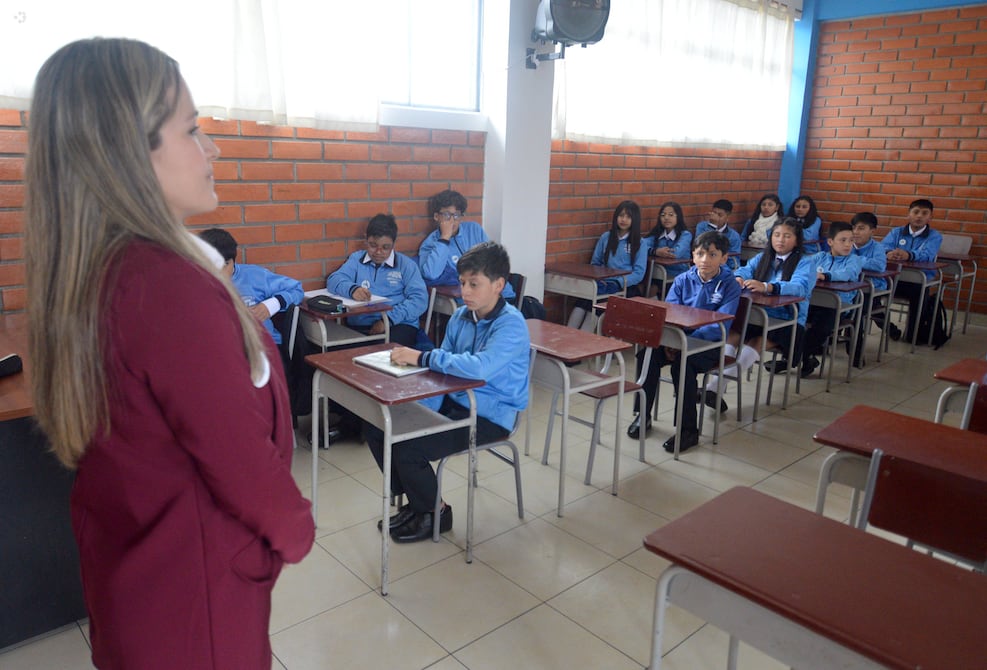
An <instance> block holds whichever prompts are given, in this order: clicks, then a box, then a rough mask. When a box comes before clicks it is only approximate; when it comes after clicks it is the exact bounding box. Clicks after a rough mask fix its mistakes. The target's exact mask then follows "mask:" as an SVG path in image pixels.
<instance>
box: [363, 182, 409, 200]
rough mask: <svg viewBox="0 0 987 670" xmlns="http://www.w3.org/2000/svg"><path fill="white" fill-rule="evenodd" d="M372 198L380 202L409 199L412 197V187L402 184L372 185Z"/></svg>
mask: <svg viewBox="0 0 987 670" xmlns="http://www.w3.org/2000/svg"><path fill="white" fill-rule="evenodd" d="M370 197H371V198H374V199H378V200H386V199H392V198H393V199H404V198H409V197H411V186H410V185H409V184H406V183H404V184H402V183H400V182H397V183H385V184H371V185H370Z"/></svg>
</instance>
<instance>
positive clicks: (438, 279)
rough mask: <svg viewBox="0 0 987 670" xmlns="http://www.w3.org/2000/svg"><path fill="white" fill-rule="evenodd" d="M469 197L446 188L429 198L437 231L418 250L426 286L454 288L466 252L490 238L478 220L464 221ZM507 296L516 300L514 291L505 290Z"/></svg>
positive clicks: (507, 287)
mask: <svg viewBox="0 0 987 670" xmlns="http://www.w3.org/2000/svg"><path fill="white" fill-rule="evenodd" d="M467 204H468V203H467V201H466V197H465V196H464V195H463V194H462V193H459V192H458V191H453V190H452V189H446V190H444V191H439V192H438V193H436V194H435V195H433V196H432V197H431V198H429V199H428V215H429V217H430V218H431V219H432V221H433V222H434V223H435V225H436V228H435V230H433V231H432V232H431V233H430V234H429V235H427V236H426V237H425V239H424V240H422V243H421V246H420V247H419V248H418V267H419V269H421V273H422V279H424V280H425V283H426V284H429V285H437V286H455V285H456V284H458V283H459V271H458V270H457V269H456V263H457V262H459V259H460V257H461V256H462V255H463V254H465V253H466V252H467V251H469V250H470V249H472V248H473V247H475V246H476V245H477V244H480V243H481V242H487V241H489V240H490V238H489V237H488V236H487V232H486V231H485V230H483V228H482V227H481V226H480V224H478V223H477V222H475V221H463V220H462V219H463V215H465V214H466V206H467ZM504 297H505V298H507V299H508V300H510V299H511V298H513V297H514V289H512V288H511V285H510V284H508V285H507V286H505V287H504Z"/></svg>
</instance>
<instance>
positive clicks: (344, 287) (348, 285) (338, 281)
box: [326, 252, 362, 298]
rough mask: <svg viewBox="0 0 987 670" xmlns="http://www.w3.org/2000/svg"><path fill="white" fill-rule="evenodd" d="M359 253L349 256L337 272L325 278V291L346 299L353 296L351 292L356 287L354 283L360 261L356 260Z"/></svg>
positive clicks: (355, 282)
mask: <svg viewBox="0 0 987 670" xmlns="http://www.w3.org/2000/svg"><path fill="white" fill-rule="evenodd" d="M360 253H362V252H357V253H356V254H350V257H349V258H347V259H346V262H345V263H343V264H342V265H341V266H340V267H339V269H338V270H336V271H335V272H333V273H332V274H331V275H329V277H328V278H326V290H328V291H329V292H330V293H335V294H336V295H341V296H345V297H347V298H350V297H352V296H353V290H354V289H356V287H357V286H358V284H357V281H356V271H357V268H359V264H360V261H359V260H358V258H357V256H358V255H359V254H360Z"/></svg>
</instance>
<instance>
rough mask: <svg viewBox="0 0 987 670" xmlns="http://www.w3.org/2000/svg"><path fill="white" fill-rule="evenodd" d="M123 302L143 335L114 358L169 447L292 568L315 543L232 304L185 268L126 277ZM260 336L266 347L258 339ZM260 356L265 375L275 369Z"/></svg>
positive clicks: (133, 336)
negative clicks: (156, 416) (133, 381)
mask: <svg viewBox="0 0 987 670" xmlns="http://www.w3.org/2000/svg"><path fill="white" fill-rule="evenodd" d="M149 276H150V275H146V277H149ZM128 294H129V296H130V300H129V302H124V303H123V310H124V311H126V312H128V313H129V318H130V319H132V320H135V321H138V322H140V323H142V324H143V327H141V328H139V329H138V328H134V329H126V331H125V332H122V333H121V334H120V336H119V337H120V342H121V344H120V346H121V349H122V352H121V353H122V355H123V358H124V360H125V361H126V365H127V366H128V367H129V368H130V369H131V371H132V372H133V373H134V374H135V375H138V376H140V377H143V378H144V379H145V380H146V381H145V383H146V384H147V387H148V390H149V392H150V394H151V396H152V397H153V398H154V401H155V402H156V404H157V406H158V407H159V409H160V412H161V413H162V415H163V417H164V419H165V421H166V422H167V423H168V425H169V426H170V428H171V430H172V431H173V433H174V438H175V441H176V443H177V445H178V447H179V448H181V449H183V450H184V451H185V452H186V453H187V454H188V455H189V456H190V457H191V458H192V459H193V460H194V462H195V464H196V469H197V471H198V473H199V475H200V476H201V477H202V479H203V481H204V483H205V486H206V487H207V488H208V490H209V491H210V493H211V494H212V497H213V499H214V502H215V504H216V505H217V506H219V507H220V508H222V509H224V510H225V511H226V512H227V513H228V514H230V515H231V516H233V517H234V518H236V519H238V520H240V521H241V522H242V523H243V524H244V525H245V526H247V527H248V528H250V529H251V530H252V531H253V532H254V533H256V534H257V535H258V536H259V537H261V538H263V539H265V540H266V541H267V542H268V543H269V544H270V546H271V548H272V549H273V550H274V551H276V552H277V553H278V554H279V555H280V556H281V557H282V558H283V559H284V560H285V561H287V562H297V561H300V560H301V559H302V558H303V557H304V556H305V554H307V553H308V551H309V549H310V548H311V546H312V542H313V540H314V532H315V531H314V525H313V521H312V513H311V506H310V504H309V502H308V501H307V500H305V499H304V498H303V497H302V495H301V493H300V492H299V490H298V487H297V486H296V484H295V481H294V479H293V478H292V475H291V460H290V456H289V457H287V458H285V456H284V455H283V454H282V453H281V452H280V450H279V447H278V445H277V444H275V442H274V438H273V437H272V435H273V432H272V426H273V421H274V417H273V410H272V403H271V393H273V392H275V389H273V388H266V387H262V388H259V389H258V388H255V387H254V384H253V382H252V381H251V378H250V368H249V364H248V362H247V358H246V356H245V354H244V351H243V344H242V341H243V340H242V331H241V330H240V322H239V320H238V319H237V317H236V311H235V308H234V306H233V304H232V301H231V298H230V297H229V295H228V294H227V293H226V291H225V290H224V289H223V287H222V286H221V284H220V283H219V281H218V280H216V279H215V278H214V277H212V276H210V275H208V274H207V273H205V271H203V270H202V269H201V268H198V267H195V266H192V265H191V264H190V263H186V262H176V263H172V264H169V265H167V266H164V267H163V269H161V271H159V272H155V273H154V275H153V279H152V278H145V279H142V278H141V277H139V276H137V277H135V278H134V280H133V281H132V283H131V284H130V285H129V286H128ZM175 314H181V315H182V316H181V318H178V319H176V318H175V317H174V315H175ZM258 327H259V326H258ZM261 337H262V338H264V339H268V340H269V336H268V335H267V334H266V332H262V333H261ZM272 348H273V343H270V342H269V346H268V352H270V351H272ZM268 357H269V361H268V362H269V364H270V365H271V367H272V368H273V367H274V366H277V365H279V364H280V363H279V361H277V360H276V359H274V360H270V353H269V354H268ZM274 373H275V371H274V370H272V374H274ZM278 374H280V373H278ZM285 402H287V400H286V399H285Z"/></svg>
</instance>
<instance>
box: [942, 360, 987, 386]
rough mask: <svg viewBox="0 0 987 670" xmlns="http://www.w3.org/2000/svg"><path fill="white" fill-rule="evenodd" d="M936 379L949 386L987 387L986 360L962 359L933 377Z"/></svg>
mask: <svg viewBox="0 0 987 670" xmlns="http://www.w3.org/2000/svg"><path fill="white" fill-rule="evenodd" d="M933 377H935V378H936V379H938V380H940V381H944V382H949V383H950V384H962V385H964V386H969V385H970V384H974V383H976V384H980V385H981V386H985V385H987V358H964V359H963V360H962V361H958V362H956V363H953V364H952V365H950V366H949V367H947V368H943V369H942V370H940V371H939V372H937V373H935V374H934V375H933Z"/></svg>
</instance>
